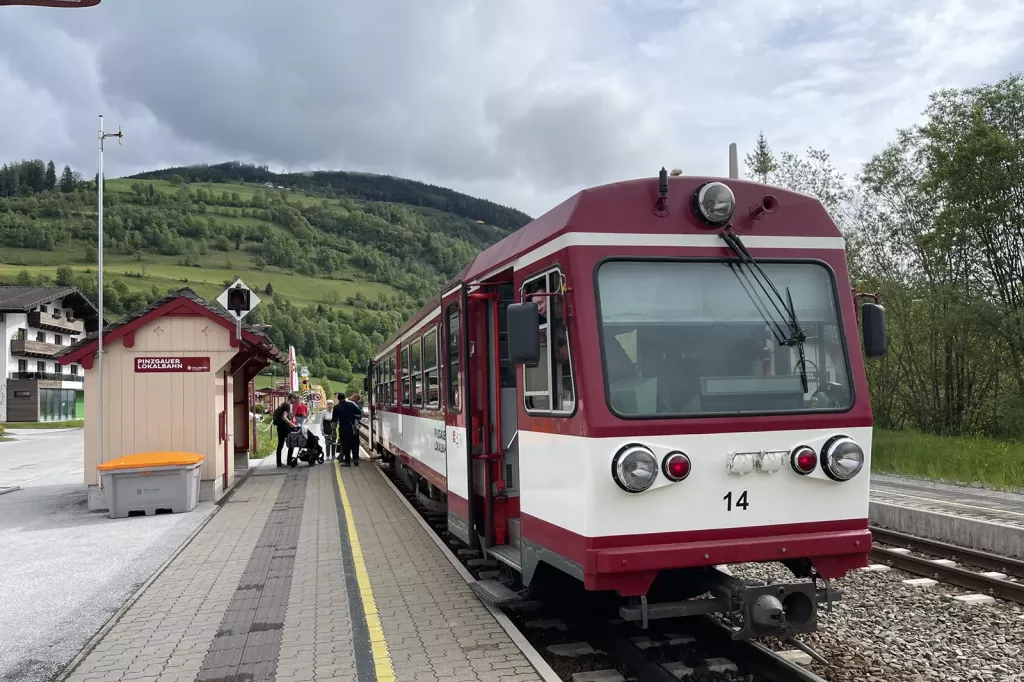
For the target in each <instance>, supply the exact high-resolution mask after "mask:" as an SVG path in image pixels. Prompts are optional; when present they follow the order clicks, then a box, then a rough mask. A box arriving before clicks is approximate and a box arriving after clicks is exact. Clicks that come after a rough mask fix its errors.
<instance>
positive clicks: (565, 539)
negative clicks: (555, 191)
mask: <svg viewBox="0 0 1024 682" xmlns="http://www.w3.org/2000/svg"><path fill="white" fill-rule="evenodd" d="M585 201H587V197H586V196H584V198H583V199H582V200H581V208H580V209H579V210H578V212H577V214H574V216H573V218H572V221H571V225H570V232H568V238H567V239H566V244H567V246H566V248H565V250H564V251H562V252H561V253H560V254H556V255H553V256H552V259H553V262H554V261H557V263H558V266H559V267H560V268H561V269H562V271H563V272H564V275H565V279H564V284H563V286H562V288H561V290H560V291H558V292H556V294H557V295H559V296H562V297H563V298H564V303H565V304H566V309H567V310H569V311H570V314H569V317H568V318H567V319H568V321H567V324H566V325H565V331H564V335H565V337H567V339H568V347H569V349H570V352H571V354H572V363H573V367H574V375H575V377H576V379H575V383H576V390H577V391H578V401H577V405H576V410H577V412H576V419H574V420H572V421H571V422H555V421H554V420H551V421H549V422H547V423H542V422H534V423H532V424H523V425H522V426H521V430H520V433H519V438H520V445H519V453H520V470H521V476H522V481H521V489H522V491H523V492H522V494H521V500H520V504H521V509H522V516H523V536H524V542H533V543H534V544H535V545H536V547H535V554H536V556H539V557H542V559H541V560H542V561H544V562H547V563H549V564H550V565H552V566H554V567H556V568H560V569H561V570H562V571H565V572H569V573H571V574H576V575H578V576H581V577H582V580H583V583H584V585H585V587H586V588H587V589H588V590H597V591H602V590H610V591H616V592H618V594H619V595H621V597H624V598H625V599H624V601H623V605H622V608H621V609H620V615H621V616H622V617H623V618H625V619H627V620H635V621H640V622H643V623H646V622H647V621H649V620H651V619H655V618H661V617H678V616H682V615H688V614H698V613H707V612H714V611H719V612H723V613H727V614H729V615H730V616H731V617H732V618H733V620H734V622H735V623H736V624H737V625H738V626H740V627H739V630H738V631H737V632H736V634H735V637H736V638H752V637H762V636H767V635H781V636H785V635H789V634H793V633H798V632H808V631H812V630H813V629H815V627H816V614H817V608H818V605H819V604H821V603H824V602H829V601H831V600H833V599H836V598H838V597H839V596H840V595H839V594H838V592H836V591H834V590H832V589H831V588H830V586H829V580H830V579H833V578H840V577H842V576H844V575H845V574H846V572H847V571H849V570H851V569H854V568H858V567H862V566H865V565H867V557H868V552H869V551H870V549H871V534H870V532H869V530H868V520H867V519H868V489H869V482H870V480H869V479H870V476H869V471H870V463H871V436H872V420H871V406H870V399H869V394H868V385H867V380H866V375H865V369H864V356H865V355H866V356H873V355H880V354H882V353H884V352H885V344H886V342H885V326H884V325H885V323H884V312H883V310H882V308H881V307H880V306H878V305H877V301H875V302H870V301H868V302H865V301H864V299H863V298H860V297H858V296H857V295H856V294H854V293H853V290H852V288H851V285H850V278H849V274H848V270H847V261H846V253H845V248H844V241H843V238H842V235H841V233H840V231H839V229H838V228H837V227H836V225H835V223H834V222H833V221H832V220H831V219H830V218H829V216H828V214H827V212H826V211H825V210H824V208H823V207H822V205H821V203H820V202H818V201H817V200H815V199H813V198H810V197H807V196H804V195H800V194H797V193H793V192H789V191H785V190H781V189H779V188H774V187H767V186H764V185H759V184H756V183H751V182H744V181H739V180H724V179H723V180H715V179H706V178H705V179H700V178H672V179H671V180H669V179H668V178H666V177H665V176H664V171H663V175H662V177H661V178H660V182H658V183H653V182H643V183H620V184H619V185H612V186H608V187H606V188H598V189H597V190H595V191H594V192H593V195H592V196H591V197H590V199H589V201H590V203H589V204H586V203H584V202H585ZM574 234H575V235H576V236H575V237H573V236H572V235H574ZM536 305H537V303H536V302H535V299H530V297H529V295H528V292H527V293H524V294H523V295H522V296H521V298H520V302H519V303H517V304H515V305H512V306H510V307H509V312H508V315H509V317H508V320H509V332H510V338H509V344H510V353H511V356H512V357H513V359H514V361H516V362H520V363H525V364H527V365H530V363H531V362H533V357H532V356H533V355H534V348H535V339H534V338H533V336H532V330H533V328H534V327H533V323H532V320H533V316H534V315H535V314H536V311H535V310H534V309H533V308H531V306H536ZM542 307H543V304H542ZM861 319H862V320H863V325H862V326H863V332H862V331H861V324H859V322H860V321H861ZM862 339H863V349H862V343H861V341H862ZM747 562H780V563H782V564H784V565H785V566H786V567H788V568H789V569H790V571H791V572H792V581H790V582H785V583H773V584H763V583H756V582H751V581H746V580H740V579H738V578H735V577H732V576H731V575H730V573H729V571H728V570H727V569H725V570H723V565H728V564H740V563H747ZM708 594H709V595H710V597H711V598H710V599H707V598H704V599H694V597H698V596H701V595H708Z"/></svg>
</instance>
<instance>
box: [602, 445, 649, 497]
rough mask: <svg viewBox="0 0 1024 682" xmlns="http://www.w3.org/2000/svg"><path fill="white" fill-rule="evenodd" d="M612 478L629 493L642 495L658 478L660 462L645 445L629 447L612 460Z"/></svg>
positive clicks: (620, 451)
mask: <svg viewBox="0 0 1024 682" xmlns="http://www.w3.org/2000/svg"><path fill="white" fill-rule="evenodd" d="M612 478H613V479H615V484H616V485H618V486H619V487H620V488H622V489H623V490H625V491H626V492H627V493H642V492H643V491H645V490H647V489H648V488H650V487H651V486H652V485H654V481H655V479H657V478H658V460H657V458H655V456H654V453H653V452H651V451H650V450H649V449H648V448H645V447H644V446H643V445H637V444H635V443H633V444H630V445H627V446H625V447H624V448H622V449H621V450H619V451H618V452H617V453H616V454H615V458H614V459H612Z"/></svg>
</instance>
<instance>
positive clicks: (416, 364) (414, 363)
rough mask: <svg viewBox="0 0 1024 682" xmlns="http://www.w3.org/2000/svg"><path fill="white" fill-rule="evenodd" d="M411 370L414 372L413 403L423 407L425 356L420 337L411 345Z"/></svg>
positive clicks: (415, 405)
mask: <svg viewBox="0 0 1024 682" xmlns="http://www.w3.org/2000/svg"><path fill="white" fill-rule="evenodd" d="M409 370H410V371H411V372H412V404H413V406H414V407H423V375H422V374H421V372H422V371H423V357H422V356H421V355H420V339H418V338H417V339H416V340H414V341H413V342H412V343H411V344H410V345H409Z"/></svg>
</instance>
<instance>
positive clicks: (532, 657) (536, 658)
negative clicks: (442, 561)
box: [363, 448, 562, 682]
mask: <svg viewBox="0 0 1024 682" xmlns="http://www.w3.org/2000/svg"><path fill="white" fill-rule="evenodd" d="M363 452H366V450H365V448H364V449H363ZM373 468H374V469H375V470H376V471H377V473H378V474H380V477H381V478H383V479H384V482H385V483H387V484H388V487H389V488H391V491H392V492H393V493H395V495H396V496H397V497H398V500H399V501H400V502H401V503H402V504H403V505H405V508H406V509H408V510H409V513H410V514H412V517H413V518H414V519H416V522H417V523H419V524H420V527H422V528H423V530H425V531H426V532H427V535H428V536H429V537H430V539H431V540H432V541H433V542H434V544H435V545H437V548H438V549H440V550H441V553H442V554H444V556H445V558H446V559H448V563H450V564H451V565H452V566H454V567H455V570H456V571H458V572H459V575H460V576H462V579H463V580H465V581H466V584H468V585H472V584H473V583H475V582H476V578H474V577H473V576H472V574H470V572H469V571H467V570H466V567H465V566H463V565H462V562H461V561H459V560H458V558H457V557H456V556H455V554H453V553H452V550H451V549H450V548H449V547H448V546H447V545H445V544H444V542H442V541H441V538H439V537H437V534H436V533H435V532H434V529H433V528H431V527H430V526H429V525H427V522H426V521H424V520H423V517H422V516H420V514H419V512H417V511H416V509H415V508H414V507H413V506H412V504H410V503H409V500H407V499H405V495H403V494H402V493H401V491H399V490H398V488H396V487H395V484H394V483H392V482H391V479H389V478H388V477H387V474H385V473H384V470H383V469H381V468H380V467H379V466H374V467H373ZM477 598H478V599H479V597H477ZM480 603H481V604H483V605H484V606H485V607H486V608H487V610H488V611H489V612H490V614H491V615H492V616H494V620H496V621H498V625H500V626H501V629H502V630H504V631H505V633H506V634H507V635H508V636H509V638H510V639H511V640H512V641H513V642H514V643H515V645H516V646H517V647H519V650H520V651H522V652H523V655H524V656H526V660H528V661H529V662H530V665H532V666H533V669H534V670H536V671H537V674H538V675H540V676H541V678H542V679H543V680H544V682H562V678H561V677H559V676H558V674H557V673H555V671H554V670H553V669H552V668H551V666H550V665H548V662H547V661H545V660H544V658H543V657H542V656H541V655H540V652H538V651H537V650H536V649H535V648H534V647H533V645H532V644H530V643H529V642H528V641H527V640H526V637H524V636H523V633H521V632H520V631H519V630H518V629H517V628H516V626H515V625H514V624H513V623H512V621H511V620H509V617H508V616H506V615H505V614H504V613H502V612H501V611H499V610H498V609H496V608H494V607H493V606H491V605H490V604H488V603H487V602H485V601H483V600H481V601H480Z"/></svg>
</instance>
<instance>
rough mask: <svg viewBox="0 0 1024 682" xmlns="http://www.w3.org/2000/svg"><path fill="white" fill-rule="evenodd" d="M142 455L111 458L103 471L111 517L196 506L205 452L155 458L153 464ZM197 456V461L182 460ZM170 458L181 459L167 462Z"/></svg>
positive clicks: (102, 475) (190, 509)
mask: <svg viewBox="0 0 1024 682" xmlns="http://www.w3.org/2000/svg"><path fill="white" fill-rule="evenodd" d="M161 454H163V453H161ZM143 457H144V456H140V455H133V456H130V457H122V458H121V459H120V460H114V461H113V462H108V463H107V464H106V465H104V470H102V471H100V477H101V478H102V481H103V490H104V492H105V493H106V498H107V506H108V507H109V509H110V518H112V519H120V518H124V517H126V516H128V515H129V513H130V512H140V511H141V512H144V513H145V514H147V515H150V514H156V513H157V512H158V511H165V510H166V511H170V512H172V513H174V514H180V513H182V512H188V511H192V510H193V509H195V507H196V503H197V502H198V501H199V474H200V470H201V469H202V466H203V458H202V456H201V455H187V456H185V457H181V458H173V457H172V458H167V457H163V458H154V459H152V460H151V461H153V464H147V463H146V461H145V460H144V459H143ZM195 458H198V461H194V462H188V463H185V462H184V461H182V460H186V459H195ZM168 459H170V460H175V459H177V460H178V461H181V462H182V463H166V462H167V461H168ZM158 462H159V463H158Z"/></svg>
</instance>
